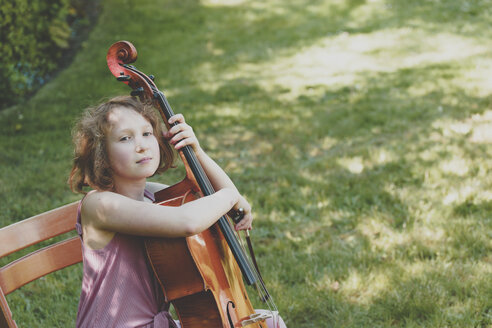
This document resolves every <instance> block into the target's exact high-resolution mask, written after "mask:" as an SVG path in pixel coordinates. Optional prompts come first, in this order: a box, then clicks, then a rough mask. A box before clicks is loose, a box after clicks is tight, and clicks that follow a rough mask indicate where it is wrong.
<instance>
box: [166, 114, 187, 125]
mask: <svg viewBox="0 0 492 328" xmlns="http://www.w3.org/2000/svg"><path fill="white" fill-rule="evenodd" d="M168 122H169V124H173V123H174V122H178V123H184V122H185V119H184V116H183V114H175V115H173V116H171V118H170V119H169V121H168Z"/></svg>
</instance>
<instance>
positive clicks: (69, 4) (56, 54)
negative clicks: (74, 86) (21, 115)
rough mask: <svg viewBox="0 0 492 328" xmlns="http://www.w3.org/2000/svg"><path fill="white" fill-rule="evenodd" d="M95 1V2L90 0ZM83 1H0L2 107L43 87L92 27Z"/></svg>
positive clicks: (0, 86)
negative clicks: (75, 42) (82, 32)
mask: <svg viewBox="0 0 492 328" xmlns="http://www.w3.org/2000/svg"><path fill="white" fill-rule="evenodd" d="M88 2H94V1H88ZM86 6H87V3H85V4H84V1H82V0H53V1H44V0H7V1H2V3H1V4H0V58H1V61H0V109H1V108H5V107H7V106H9V105H12V104H14V103H16V102H18V101H19V100H20V99H22V97H25V96H27V95H29V94H31V93H32V92H33V91H35V90H36V89H37V88H39V86H40V85H42V84H43V83H44V82H45V81H46V80H47V79H48V78H49V77H50V74H52V73H53V72H54V71H55V70H56V69H57V68H58V66H59V63H60V60H61V59H62V54H63V53H64V51H67V50H68V48H69V47H70V46H71V42H72V40H73V39H74V37H75V36H76V34H77V31H78V30H80V29H81V28H83V26H88V25H89V24H88V14H87V11H86V10H85V9H86Z"/></svg>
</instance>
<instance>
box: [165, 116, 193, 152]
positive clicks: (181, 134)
mask: <svg viewBox="0 0 492 328" xmlns="http://www.w3.org/2000/svg"><path fill="white" fill-rule="evenodd" d="M168 122H169V124H171V125H172V124H173V123H174V122H178V125H175V126H172V127H171V128H170V129H169V131H165V132H163V135H164V138H166V139H168V142H169V143H170V144H171V145H174V148H175V149H177V150H178V149H181V148H183V147H184V146H191V147H192V148H193V150H194V151H195V153H198V152H199V151H201V148H200V144H199V143H198V139H197V138H196V136H195V132H193V128H192V127H191V126H189V125H188V124H186V122H185V119H184V116H183V114H176V115H173V116H171V118H170V119H169V121H168Z"/></svg>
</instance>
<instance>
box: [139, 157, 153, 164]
mask: <svg viewBox="0 0 492 328" xmlns="http://www.w3.org/2000/svg"><path fill="white" fill-rule="evenodd" d="M151 160H152V157H144V158H142V159H141V160H139V161H137V164H145V163H148V162H150V161H151Z"/></svg>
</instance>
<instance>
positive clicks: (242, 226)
mask: <svg viewBox="0 0 492 328" xmlns="http://www.w3.org/2000/svg"><path fill="white" fill-rule="evenodd" d="M235 207H238V208H239V207H241V208H243V210H244V217H243V218H242V219H241V221H239V222H238V223H237V224H236V226H235V229H236V230H238V231H239V230H251V229H252V228H253V226H252V224H253V214H252V213H251V205H250V204H249V203H248V201H247V200H246V199H245V198H244V197H242V196H241V199H240V201H239V202H238V203H237V204H236V206H235ZM235 209H236V208H235ZM236 210H237V209H236Z"/></svg>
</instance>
